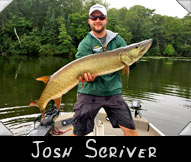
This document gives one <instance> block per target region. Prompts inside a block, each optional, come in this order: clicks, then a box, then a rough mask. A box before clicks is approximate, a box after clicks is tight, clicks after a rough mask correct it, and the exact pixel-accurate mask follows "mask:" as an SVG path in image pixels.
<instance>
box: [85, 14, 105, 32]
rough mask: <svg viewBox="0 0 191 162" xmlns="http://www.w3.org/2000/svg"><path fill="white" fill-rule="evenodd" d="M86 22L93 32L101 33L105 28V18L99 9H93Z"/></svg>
mask: <svg viewBox="0 0 191 162" xmlns="http://www.w3.org/2000/svg"><path fill="white" fill-rule="evenodd" d="M96 16H100V17H101V18H97V19H96ZM100 19H101V20H100ZM88 23H89V24H90V27H91V29H92V30H93V31H94V32H96V33H102V32H103V31H104V30H105V29H106V24H107V18H104V15H103V14H102V13H101V12H100V11H94V12H93V13H92V14H91V15H90V18H89V19H88Z"/></svg>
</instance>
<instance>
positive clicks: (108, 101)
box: [30, 5, 152, 136]
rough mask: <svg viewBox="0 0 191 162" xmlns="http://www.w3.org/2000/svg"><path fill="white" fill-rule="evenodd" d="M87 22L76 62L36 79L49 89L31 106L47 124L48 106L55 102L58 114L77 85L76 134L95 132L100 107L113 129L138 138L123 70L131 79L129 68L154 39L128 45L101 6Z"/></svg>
mask: <svg viewBox="0 0 191 162" xmlns="http://www.w3.org/2000/svg"><path fill="white" fill-rule="evenodd" d="M88 23H89V25H90V27H91V32H89V33H88V34H87V36H86V37H85V38H84V39H83V40H82V42H81V43H80V44H79V47H78V52H77V54H76V58H77V59H76V60H74V61H72V62H70V63H68V64H66V65H65V66H63V67H62V68H60V69H59V70H58V71H56V72H55V73H53V74H52V75H51V76H42V77H40V78H36V80H38V81H42V82H44V83H45V85H46V86H45V88H44V90H43V92H42V93H41V96H40V98H39V99H38V100H35V101H33V102H31V103H30V106H37V107H39V108H40V111H41V113H42V117H43V119H44V122H46V119H45V116H46V114H45V109H46V106H47V104H48V103H49V102H50V101H51V100H54V103H55V104H56V107H57V109H58V111H59V109H60V103H61V98H62V96H63V95H64V94H66V93H67V92H68V91H70V90H71V89H72V88H74V87H75V86H76V85H78V97H77V103H76V104H75V105H74V112H75V114H74V117H73V122H72V124H73V127H74V131H73V135H86V134H88V133H90V132H92V131H93V128H94V118H95V116H96V115H97V113H98V111H99V110H100V108H101V107H103V108H104V109H105V111H106V113H107V116H108V118H109V120H110V122H111V124H112V126H113V127H114V128H119V127H120V128H121V129H122V131H123V132H124V135H132V136H134V135H137V131H136V130H135V125H134V122H133V119H132V116H131V112H130V110H129V108H128V105H127V104H126V103H125V101H124V99H123V97H122V95H121V94H122V83H121V78H120V70H122V69H123V72H124V71H125V70H126V72H127V76H128V74H129V66H131V65H132V64H133V63H135V62H136V61H138V60H139V59H140V58H141V57H142V56H143V55H144V54H145V53H146V52H147V51H148V49H149V48H150V47H151V45H152V39H149V40H145V41H142V42H139V43H134V44H131V45H128V46H127V45H126V43H125V41H124V40H123V38H122V37H121V36H120V35H119V34H117V33H113V32H111V31H109V30H106V24H107V12H106V9H105V7H104V6H101V5H95V6H92V7H91V8H90V12H89V19H88Z"/></svg>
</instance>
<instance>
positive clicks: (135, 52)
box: [30, 39, 152, 118]
mask: <svg viewBox="0 0 191 162" xmlns="http://www.w3.org/2000/svg"><path fill="white" fill-rule="evenodd" d="M151 45H152V39H149V40H145V41H142V42H140V43H134V44H131V45H129V46H126V47H121V48H118V49H115V50H112V51H108V52H103V53H98V54H92V55H88V56H85V57H82V58H80V59H77V60H74V61H72V62H70V63H69V64H67V65H65V66H64V67H62V68H61V69H59V70H58V71H57V72H55V73H54V74H52V75H51V76H50V77H47V76H44V77H41V78H37V79H36V80H38V81H43V82H44V83H45V84H46V86H45V88H44V90H43V92H42V94H41V96H40V98H39V100H36V101H33V102H31V103H30V106H37V107H39V108H40V110H41V113H42V116H43V118H45V115H44V114H45V108H46V106H47V104H48V102H49V101H50V100H54V101H55V103H56V105H57V108H58V109H59V106H60V103H61V97H62V95H63V94H65V93H67V92H68V91H69V90H71V89H72V88H73V87H75V86H76V85H77V84H78V82H79V77H80V76H83V74H84V73H86V72H90V73H91V74H92V75H93V74H97V76H101V75H105V74H109V73H113V72H116V71H118V70H121V69H126V71H127V73H128V67H129V66H130V65H132V64H133V63H134V62H136V61H137V60H139V59H140V58H141V57H142V56H143V55H144V54H145V53H146V52H147V50H148V49H149V48H150V47H151Z"/></svg>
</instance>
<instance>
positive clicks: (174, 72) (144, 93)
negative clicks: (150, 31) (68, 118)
mask: <svg viewBox="0 0 191 162" xmlns="http://www.w3.org/2000/svg"><path fill="white" fill-rule="evenodd" d="M71 60H72V59H68V58H63V57H40V58H28V57H11V58H5V57H4V58H2V57H1V58H0V121H2V122H3V123H4V124H5V125H6V126H7V127H8V128H10V129H11V131H12V132H13V133H14V134H15V135H26V134H27V133H28V132H29V131H30V130H31V129H32V128H33V120H34V119H35V117H37V116H38V115H39V113H40V111H39V108H36V107H29V106H28V104H29V103H30V102H31V101H33V100H35V99H38V98H39V96H40V94H41V92H42V90H43V88H44V84H43V83H41V82H38V81H36V80H35V78H37V77H40V76H46V75H51V74H52V73H54V72H55V71H57V70H58V69H59V68H61V67H62V66H64V65H65V64H67V63H68V62H70V61H71ZM190 69H191V59H187V58H142V59H141V60H140V62H139V63H138V65H137V66H136V67H135V68H134V69H132V70H131V72H130V76H129V78H128V79H126V77H125V75H124V76H122V82H123V96H124V99H125V100H126V102H127V103H128V104H129V105H130V103H131V102H132V100H133V99H139V100H141V105H142V108H143V109H145V110H143V111H142V115H143V116H144V117H145V118H147V119H148V120H149V121H150V122H151V123H152V124H154V125H155V126H156V127H157V128H159V129H160V130H161V131H162V132H163V133H164V134H166V135H174V136H176V135H178V133H179V132H180V131H181V130H182V129H183V127H184V126H185V125H186V124H187V123H188V122H190V121H191V70H190ZM75 102H76V88H74V89H72V90H71V91H70V92H68V93H67V94H66V95H64V96H63V98H62V106H61V111H63V112H71V111H73V104H74V103H75Z"/></svg>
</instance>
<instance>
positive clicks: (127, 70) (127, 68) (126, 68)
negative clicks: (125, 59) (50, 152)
mask: <svg viewBox="0 0 191 162" xmlns="http://www.w3.org/2000/svg"><path fill="white" fill-rule="evenodd" d="M125 70H126V74H127V78H128V77H129V66H128V65H127V66H126V67H125Z"/></svg>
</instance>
